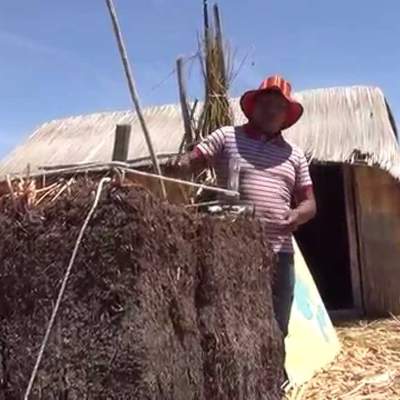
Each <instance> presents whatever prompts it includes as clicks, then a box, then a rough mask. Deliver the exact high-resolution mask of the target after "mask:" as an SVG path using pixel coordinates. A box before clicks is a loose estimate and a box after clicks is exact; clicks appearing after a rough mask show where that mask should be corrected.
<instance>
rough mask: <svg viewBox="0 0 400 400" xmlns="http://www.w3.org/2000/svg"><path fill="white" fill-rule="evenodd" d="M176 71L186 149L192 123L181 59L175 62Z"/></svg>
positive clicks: (191, 137)
mask: <svg viewBox="0 0 400 400" xmlns="http://www.w3.org/2000/svg"><path fill="white" fill-rule="evenodd" d="M176 71H177V75H178V87H179V99H180V103H181V110H182V118H183V125H184V128H185V140H186V147H188V146H189V145H190V144H191V143H192V142H193V130H192V121H191V119H190V113H189V108H188V101H187V94H186V83H185V77H184V71H183V59H182V58H181V57H179V58H178V59H177V60H176Z"/></svg>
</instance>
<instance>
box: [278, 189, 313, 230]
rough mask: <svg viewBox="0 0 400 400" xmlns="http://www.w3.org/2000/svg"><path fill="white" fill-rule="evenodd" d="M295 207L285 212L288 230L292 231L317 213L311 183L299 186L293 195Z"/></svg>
mask: <svg viewBox="0 0 400 400" xmlns="http://www.w3.org/2000/svg"><path fill="white" fill-rule="evenodd" d="M295 204H296V207H295V208H293V209H291V210H289V211H288V213H287V214H286V218H285V223H286V227H287V230H288V232H294V231H296V230H297V228H298V227H299V226H300V225H303V224H305V223H307V222H308V221H310V220H311V219H313V218H314V217H315V215H316V214H317V203H316V201H315V195H314V190H313V187H312V185H310V186H306V187H304V188H301V189H300V190H299V191H298V193H296V196H295Z"/></svg>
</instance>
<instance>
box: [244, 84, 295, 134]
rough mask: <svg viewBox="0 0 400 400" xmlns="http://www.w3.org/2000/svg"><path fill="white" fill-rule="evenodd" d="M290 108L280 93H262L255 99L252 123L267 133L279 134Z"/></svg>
mask: <svg viewBox="0 0 400 400" xmlns="http://www.w3.org/2000/svg"><path fill="white" fill-rule="evenodd" d="M288 106H289V105H288V102H287V100H286V99H285V98H284V97H283V96H282V95H281V94H280V93H279V92H273V91H272V92H266V93H261V94H260V95H258V96H257V97H256V99H255V104H254V110H253V115H252V118H251V122H253V123H254V124H255V125H256V126H257V127H258V128H260V129H262V130H263V131H264V132H266V133H277V132H279V131H280V130H281V129H282V126H283V124H284V122H285V120H286V115H287V111H288Z"/></svg>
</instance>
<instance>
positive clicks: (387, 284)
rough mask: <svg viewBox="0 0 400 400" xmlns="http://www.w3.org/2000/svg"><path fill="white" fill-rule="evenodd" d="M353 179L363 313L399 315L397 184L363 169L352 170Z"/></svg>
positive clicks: (399, 201) (380, 172)
mask: <svg viewBox="0 0 400 400" xmlns="http://www.w3.org/2000/svg"><path fill="white" fill-rule="evenodd" d="M354 178H355V179H354V181H355V200H356V209H357V222H358V235H359V245H360V264H361V265H360V268H361V282H362V291H363V300H364V307H365V312H366V314H367V315H368V316H383V315H387V314H388V313H394V314H399V313H400V184H399V183H398V182H397V181H395V179H393V178H392V177H391V176H390V175H389V174H388V173H387V172H385V171H383V170H380V169H378V168H371V167H366V166H355V167H354Z"/></svg>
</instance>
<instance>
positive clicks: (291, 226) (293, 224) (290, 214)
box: [284, 210, 301, 233]
mask: <svg viewBox="0 0 400 400" xmlns="http://www.w3.org/2000/svg"><path fill="white" fill-rule="evenodd" d="M300 225H301V221H300V212H299V211H298V210H288V211H287V212H286V214H285V216H284V228H285V231H286V233H292V232H295V231H297V228H298V227H299V226H300Z"/></svg>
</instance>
